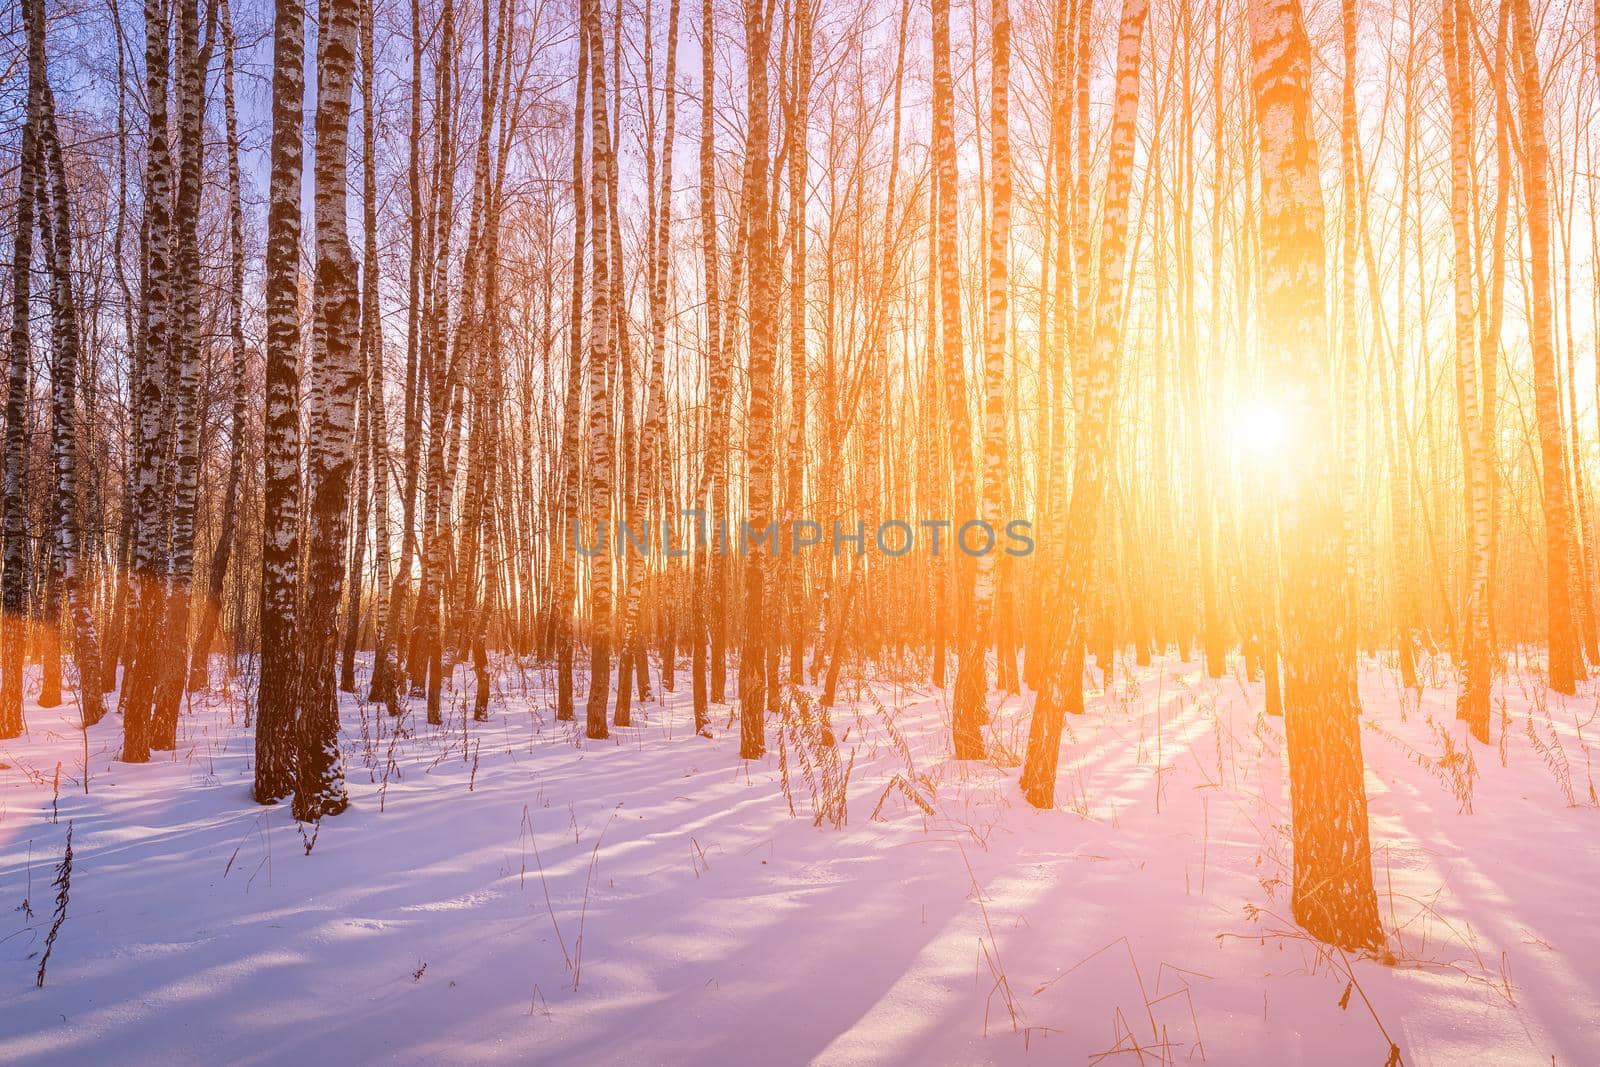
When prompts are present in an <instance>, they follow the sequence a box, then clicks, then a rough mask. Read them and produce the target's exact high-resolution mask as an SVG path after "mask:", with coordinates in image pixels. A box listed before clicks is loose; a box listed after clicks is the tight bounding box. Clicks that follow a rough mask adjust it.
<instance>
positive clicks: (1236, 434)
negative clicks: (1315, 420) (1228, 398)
mask: <svg viewBox="0 0 1600 1067" xmlns="http://www.w3.org/2000/svg"><path fill="white" fill-rule="evenodd" d="M1231 432H1232V435H1233V440H1234V446H1235V448H1236V449H1237V450H1238V452H1239V455H1240V457H1241V458H1243V459H1253V460H1266V459H1272V458H1274V457H1276V456H1278V455H1279V454H1280V453H1281V452H1282V450H1283V449H1284V448H1285V447H1286V446H1287V445H1288V444H1289V443H1290V441H1291V439H1292V438H1293V436H1294V430H1293V427H1292V426H1291V425H1290V421H1289V417H1288V414H1287V413H1286V412H1285V411H1284V409H1283V408H1282V407H1281V406H1279V405H1277V404H1274V403H1271V402H1270V401H1266V400H1253V401H1250V402H1248V403H1246V404H1244V405H1242V406H1241V407H1240V408H1239V409H1238V411H1237V412H1236V413H1235V415H1234V421H1233V426H1232V430H1231Z"/></svg>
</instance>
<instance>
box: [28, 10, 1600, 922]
mask: <svg viewBox="0 0 1600 1067" xmlns="http://www.w3.org/2000/svg"><path fill="white" fill-rule="evenodd" d="M105 6H106V11H105V12H104V13H103V14H97V15H96V16H95V18H96V19H97V20H101V21H97V22H96V23H95V25H96V26H98V27H100V28H99V29H97V30H95V31H94V32H93V33H90V32H88V31H83V32H82V33H79V32H78V31H76V30H73V29H70V28H66V27H64V25H63V24H62V23H61V21H60V18H65V16H64V15H63V14H62V13H63V12H65V11H66V8H65V7H63V6H62V5H59V4H57V3H56V2H55V0H24V2H23V4H22V6H21V8H20V10H19V12H18V16H17V18H16V19H14V20H13V21H14V22H16V23H17V31H16V32H14V33H12V35H11V36H9V37H7V38H5V41H4V47H5V48H7V49H9V50H10V53H9V63H3V64H0V69H3V70H4V71H6V73H5V75H4V77H5V79H6V81H5V83H4V89H5V92H7V93H8V94H9V95H8V97H7V99H9V100H14V101H16V102H18V103H19V106H18V107H16V108H14V109H12V110H11V111H8V112H7V115H8V121H7V122H6V123H5V124H3V126H0V135H3V136H0V177H4V188H3V191H0V220H3V221H0V232H3V233H4V234H5V237H6V240H7V242H8V245H7V248H8V251H9V262H10V270H9V271H8V272H6V275H5V277H4V279H3V280H0V290H3V292H4V294H5V296H6V298H7V300H8V303H9V307H10V310H11V318H10V325H9V330H8V332H7V335H6V338H7V339H6V342H5V352H4V360H5V373H4V375H3V381H4V409H3V410H4V446H3V471H0V512H3V517H0V530H3V537H0V557H3V559H0V605H3V619H0V739H9V738H15V737H17V736H19V735H22V734H24V732H25V731H26V730H28V729H29V728H30V727H29V724H28V722H26V721H25V719H26V717H25V715H24V711H23V709H24V706H25V702H26V701H36V702H37V703H38V705H39V706H40V707H49V706H52V705H53V704H55V703H57V702H59V703H61V704H69V703H72V702H74V701H75V702H76V703H75V705H74V706H75V708H76V709H78V710H77V711H76V712H75V715H76V717H77V719H78V721H79V722H80V723H81V726H82V728H83V730H85V731H93V730H104V729H106V727H105V726H104V725H102V721H103V720H104V719H106V718H114V719H117V720H120V722H121V723H122V726H121V729H122V731H123V732H122V734H121V741H120V745H119V753H120V758H121V760H123V761H125V762H126V763H128V764H143V763H147V762H150V761H152V760H160V759H164V758H167V757H168V756H173V754H175V753H177V752H180V751H183V750H184V749H185V747H186V746H189V745H192V744H193V737H192V735H191V733H190V727H189V725H188V724H189V722H190V716H191V714H192V702H193V701H194V700H196V699H200V698H210V697H215V696H217V695H218V694H227V695H228V699H235V698H236V699H238V700H239V701H241V707H243V708H245V709H247V712H248V715H249V722H250V724H251V726H250V728H251V730H252V731H253V734H254V744H255V748H254V763H253V775H254V786H253V797H254V800H255V801H257V802H259V803H260V804H275V803H277V802H280V801H285V800H292V812H293V816H294V818H295V819H297V820H299V821H300V822H301V823H303V824H306V825H307V826H313V825H316V824H317V823H318V822H319V821H320V820H323V819H330V818H333V817H335V816H337V815H339V814H340V813H341V812H342V811H344V810H345V809H346V808H347V807H349V806H351V805H352V804H354V805H356V806H358V807H359V806H360V805H361V804H362V803H363V802H362V800H361V799H360V796H359V793H358V791H357V790H355V789H354V788H353V785H354V784H356V783H354V782H353V780H352V781H348V782H347V780H346V776H347V774H348V773H349V766H350V756H349V752H348V746H350V745H351V744H352V743H356V742H355V738H354V736H353V735H352V733H351V731H352V726H351V723H352V721H359V722H360V723H361V724H362V728H366V722H367V720H366V718H365V716H366V715H368V714H369V710H368V709H369V706H370V708H371V709H372V711H371V714H377V713H378V712H379V711H381V713H382V715H383V716H384V723H385V725H384V727H383V728H384V729H385V730H388V729H397V730H399V729H403V730H408V731H409V730H424V729H432V730H436V731H439V732H441V733H443V732H448V731H454V734H452V735H451V736H452V737H454V736H456V735H459V741H458V742H455V743H459V745H460V746H462V749H463V751H464V752H465V751H476V750H475V749H474V748H473V746H475V745H477V744H478V743H479V740H478V739H479V738H480V737H482V738H484V739H487V737H488V736H490V735H489V734H488V733H487V732H486V731H489V730H491V729H493V727H492V726H486V725H483V724H485V723H490V724H492V723H493V722H494V721H495V719H496V715H497V714H500V709H501V708H502V707H503V703H504V700H505V697H506V694H507V693H508V692H509V688H508V687H509V686H510V685H511V682H510V678H511V672H512V671H513V670H515V671H518V672H522V673H519V674H518V677H519V678H520V677H525V676H526V672H529V671H535V672H537V676H538V678H539V679H540V680H539V683H538V687H539V691H540V693H541V694H542V696H541V699H547V703H548V704H549V706H550V708H551V709H552V712H553V714H554V717H555V721H556V722H557V723H558V725H559V728H560V729H563V730H571V731H572V743H573V744H574V745H579V746H584V747H585V751H593V752H603V748H602V747H601V746H600V745H599V744H598V742H600V741H602V740H605V739H608V738H610V739H612V740H614V741H616V742H617V743H618V744H633V743H634V740H632V739H634V738H636V737H638V736H642V735H640V734H639V733H638V731H640V730H641V729H642V728H643V725H645V724H649V723H650V722H652V721H654V720H653V719H652V716H653V715H654V714H655V713H656V710H657V709H660V708H662V707H664V706H666V704H667V703H668V702H670V701H672V700H674V699H676V697H677V695H678V694H680V693H683V694H685V695H684V696H683V700H684V702H685V706H686V707H689V708H692V735H693V737H694V738H695V739H697V740H695V741H689V742H685V743H700V742H703V741H704V740H705V739H708V738H716V737H720V736H723V735H729V736H736V737H737V739H738V750H739V755H740V758H741V759H742V760H745V761H750V765H752V766H755V765H758V764H757V762H756V761H763V760H765V761H769V762H771V761H775V760H776V761H782V766H783V767H784V768H785V773H786V774H787V773H789V768H791V767H800V766H801V765H802V761H803V765H804V768H805V773H806V774H812V773H816V774H819V775H820V774H823V773H824V772H825V769H827V768H833V769H831V770H826V773H828V774H833V773H842V774H844V775H845V776H846V777H847V776H848V773H849V771H848V769H845V770H842V771H840V770H837V768H838V767H839V761H840V760H843V761H845V765H846V766H847V765H848V762H849V760H850V759H851V758H852V757H851V751H852V750H851V749H850V745H851V744H852V741H851V739H850V729H851V727H850V722H849V719H848V718H847V716H846V715H845V714H844V713H843V712H841V711H840V710H839V705H840V704H841V703H848V702H849V701H850V700H859V699H860V693H861V692H862V687H863V686H870V685H871V684H873V683H882V682H886V681H889V680H893V681H894V683H895V684H897V685H899V684H904V685H907V686H914V687H918V691H919V692H923V691H926V692H927V693H930V694H933V693H936V694H938V707H939V709H940V710H939V714H940V715H942V716H944V717H945V718H942V719H940V721H939V730H940V732H941V736H942V737H943V738H944V739H945V740H946V742H947V747H948V752H947V753H946V755H947V756H948V758H949V759H950V760H951V761H952V762H953V763H955V764H956V765H965V766H977V765H979V764H981V763H983V762H988V763H992V764H993V765H995V766H997V767H1000V768H1002V769H1004V771H1005V772H1006V773H1007V774H1008V775H1009V776H1010V779H1009V780H1014V785H1015V789H1016V790H1017V792H1018V795H1019V796H1020V798H1022V799H1025V800H1026V801H1027V803H1028V804H1029V805H1031V806H1032V807H1034V808H1038V809H1043V810H1053V809H1056V808H1059V807H1062V806H1064V805H1065V804H1067V803H1069V801H1068V800H1066V799H1065V797H1066V794H1067V793H1069V792H1070V791H1071V790H1072V788H1073V786H1072V780H1071V771H1070V769H1066V770H1064V768H1069V767H1070V761H1071V759H1072V758H1073V755H1072V754H1073V751H1074V746H1075V744H1076V743H1077V742H1076V734H1075V730H1076V729H1077V727H1076V726H1075V724H1076V723H1080V722H1082V721H1084V720H1083V719H1082V718H1081V716H1082V715H1083V714H1084V713H1085V711H1086V709H1092V708H1094V707H1100V706H1108V703H1109V702H1111V701H1114V700H1115V699H1116V698H1117V694H1125V693H1127V692H1128V687H1129V686H1130V685H1133V684H1134V682H1133V680H1134V679H1135V678H1136V676H1137V674H1136V672H1137V670H1138V669H1139V668H1142V667H1146V666H1149V665H1150V664H1151V663H1152V662H1154V661H1155V660H1158V659H1162V660H1174V659H1175V660H1176V661H1178V662H1183V663H1189V662H1191V661H1193V662H1195V663H1196V664H1197V668H1196V669H1197V670H1203V671H1204V674H1205V675H1206V677H1207V678H1209V679H1211V680H1226V679H1228V678H1230V677H1236V678H1237V679H1238V680H1239V684H1240V685H1246V686H1255V685H1260V686H1261V694H1262V700H1263V705H1262V706H1263V709H1264V719H1263V721H1270V723H1271V725H1270V727H1269V728H1271V729H1274V730H1278V731H1281V732H1282V733H1283V734H1284V736H1285V739H1286V741H1285V743H1286V749H1287V753H1288V761H1287V773H1288V776H1289V790H1290V811H1289V814H1288V816H1287V821H1288V823H1289V827H1290V829H1289V837H1290V839H1291V844H1292V851H1293V879H1294V885H1293V898H1292V911H1293V919H1294V921H1295V922H1296V923H1297V924H1298V925H1299V926H1300V927H1301V928H1302V929H1303V930H1304V931H1306V932H1307V933H1308V934H1310V935H1311V936H1312V937H1313V938H1315V939H1317V940H1319V941H1321V942H1325V943H1327V944H1330V945H1335V946H1339V947H1341V948H1343V949H1348V950H1368V951H1371V950H1374V949H1376V947H1377V946H1379V945H1380V944H1381V943H1382V940H1383V937H1384V928H1383V924H1382V921H1381V920H1380V914H1379V911H1378V905H1377V897H1376V891H1375V888H1374V880H1373V865H1374V849H1375V845H1374V840H1375V839H1376V838H1377V837H1378V831H1377V829H1376V828H1375V827H1374V828H1371V829H1369V826H1368V817H1367V800H1368V798H1367V794H1366V789H1367V784H1366V779H1365V778H1364V771H1363V767H1364V764H1363V752H1362V745H1363V741H1364V739H1365V738H1366V737H1367V736H1368V735H1369V734H1368V732H1369V730H1373V729H1382V723H1381V722H1376V721H1375V720H1374V715H1373V713H1372V712H1371V710H1370V709H1364V707H1363V700H1362V693H1361V691H1360V689H1359V687H1358V684H1357V680H1358V677H1359V676H1360V674H1361V671H1362V670H1363V669H1364V665H1369V664H1376V665H1379V666H1381V667H1382V668H1383V669H1384V670H1388V671H1392V672H1393V673H1394V677H1395V679H1396V683H1395V688H1396V689H1397V691H1399V692H1401V693H1403V694H1405V699H1406V700H1408V701H1410V704H1409V705H1407V706H1408V707H1411V708H1420V707H1421V706H1422V702H1423V700H1424V694H1425V691H1427V690H1429V689H1430V688H1435V689H1436V688H1445V689H1448V690H1449V692H1450V698H1451V703H1452V706H1453V707H1454V708H1455V711H1456V716H1457V718H1458V719H1459V720H1460V725H1458V726H1456V727H1455V728H1456V729H1458V730H1464V731H1465V734H1464V735H1463V737H1462V740H1461V741H1459V742H1455V741H1452V744H1459V745H1460V746H1463V747H1462V748H1461V749H1460V751H1461V752H1462V753H1464V754H1463V755H1461V756H1460V759H1461V760H1462V761H1466V760H1469V759H1475V760H1477V761H1479V762H1484V761H1487V760H1488V759H1490V755H1489V754H1490V753H1491V752H1492V751H1493V749H1494V747H1495V746H1496V745H1497V743H1500V742H1501V740H1502V739H1503V738H1504V737H1505V735H1506V733H1507V731H1515V730H1517V729H1518V728H1519V727H1518V725H1517V724H1514V723H1512V722H1511V720H1510V718H1509V717H1508V716H1507V715H1506V713H1505V712H1504V711H1503V707H1502V705H1503V701H1502V700H1501V699H1500V696H1499V694H1502V693H1503V692H1504V688H1505V687H1506V686H1507V685H1508V681H1507V679H1508V677H1509V675H1508V671H1509V670H1510V669H1511V667H1512V665H1513V664H1515V665H1517V666H1518V667H1519V669H1520V667H1521V666H1522V665H1523V664H1532V665H1533V669H1535V670H1536V671H1537V672H1538V676H1539V678H1540V679H1541V682H1540V684H1541V685H1545V686H1548V688H1549V690H1551V691H1552V692H1554V693H1558V694H1574V693H1578V692H1579V691H1580V686H1582V685H1583V684H1584V683H1585V682H1586V681H1587V680H1588V677H1589V674H1590V670H1591V668H1592V667H1595V666H1596V665H1597V664H1596V658H1597V651H1600V649H1597V645H1600V621H1597V619H1596V610H1595V599H1596V598H1595V592H1596V590H1595V588H1594V587H1595V584H1596V581H1597V571H1600V559H1597V551H1600V545H1597V544H1596V543H1595V516H1596V515H1600V511H1597V507H1600V500H1596V499H1595V492H1596V489H1595V484H1596V477H1597V471H1596V466H1595V464H1596V458H1597V457H1600V422H1597V411H1600V372H1597V369H1596V362H1595V351H1596V336H1597V332H1600V236H1597V235H1600V208H1597V205H1600V176H1597V174H1600V171H1597V169H1596V167H1595V166H1594V165H1593V164H1594V161H1595V159H1596V158H1597V155H1600V93H1597V92H1596V91H1595V86H1596V84H1597V78H1600V7H1596V8H1595V10H1593V11H1590V10H1588V9H1587V8H1585V7H1582V6H1581V5H1564V4H1560V3H1556V4H1546V5H1539V4H1534V3H1530V0H1433V2H1431V3H1408V4H1395V3H1382V2H1379V0H1343V2H1342V3H1340V4H1336V5H1327V4H1325V5H1308V4H1304V3H1303V2H1302V0H1205V2H1204V3H1198V4H1196V3H1190V2H1188V0H1121V2H1120V4H1118V5H1115V6H1112V5H1107V4H1104V3H1101V4H1098V5H1096V4H1095V3H1094V2H1093V0H1050V2H1046V3H1032V4H1028V3H1022V2H1019V0H984V2H982V3H975V4H955V3H952V2H950V0H930V3H929V4H928V5H926V6H924V5H921V4H917V3H912V2H910V0H862V2H860V3H857V4H845V5H838V4H822V3H817V2H815V0H737V2H735V0H691V2H689V3H682V2H680V0H629V2H628V3H622V2H620V0H616V2H613V0H400V2H396V3H391V2H387V0H319V2H318V3H313V4H309V5H308V4H305V3H302V2H301V0H276V3H274V4H273V5H270V6H269V7H266V8H260V7H249V8H247V7H246V5H239V4H232V5H230V3H229V0H204V2H200V0H141V3H140V5H139V6H138V7H135V6H134V5H133V4H131V3H129V2H127V0H107V3H106V5H105ZM58 16H60V18H58ZM85 17H87V16H85ZM312 19H314V20H315V21H314V22H309V21H308V20H312ZM269 70H270V76H265V77H264V76H263V75H264V72H266V71H269ZM69 86H71V87H74V88H72V89H69V88H68V87H69ZM308 90H309V91H308ZM69 94H70V95H69ZM308 154H309V156H308ZM308 158H309V160H310V171H309V173H307V169H306V167H307V160H308ZM951 654H953V655H954V662H953V663H950V662H948V658H949V656H950V655H951ZM63 665H64V666H63ZM35 669H37V672H38V674H37V680H36V681H35V680H34V678H35V675H34V674H33V673H32V672H33V671H34V670H35ZM685 674H686V675H687V678H686V679H685V678H684V675H685ZM841 693H845V694H853V695H852V696H849V697H841ZM580 704H581V705H582V708H583V712H582V715H581V725H580V723H579V720H580V716H579V713H578V708H579V706H580ZM1018 706H1020V707H1021V708H1022V709H1023V710H1024V714H1025V716H1026V719H1025V721H1026V729H1024V730H1020V731H1018V733H1017V734H1016V736H1011V735H1006V736H1001V735H1000V734H999V733H997V730H996V726H995V719H994V716H995V714H996V712H997V710H998V709H1001V708H1009V707H1018ZM469 708H470V712H469V711H468V709H469ZM355 709H359V714H360V715H361V716H363V717H362V718H360V719H359V720H352V719H351V716H352V715H354V714H357V711H356V710H355ZM1280 716H1281V719H1279V717H1280ZM569 722H570V723H572V725H571V726H570V727H569V726H568V725H567V724H568V723H569ZM1441 728H1443V727H1441ZM1526 729H1527V730H1533V729H1534V727H1533V726H1532V724H1531V720H1530V724H1529V725H1527V727H1526ZM1468 738H1470V743H1469V741H1468V740H1467V739H1468ZM363 743H364V742H363ZM674 743H679V742H676V741H675V742H674ZM1474 753H1475V755H1474ZM164 754H165V755H164ZM174 758H175V757H174ZM464 758H465V757H464ZM791 761H794V762H791ZM127 773H128V774H130V775H136V774H140V773H144V772H143V771H141V770H140V769H139V768H136V767H130V768H129V770H128V772H127ZM796 773H799V772H796ZM308 848H309V846H308Z"/></svg>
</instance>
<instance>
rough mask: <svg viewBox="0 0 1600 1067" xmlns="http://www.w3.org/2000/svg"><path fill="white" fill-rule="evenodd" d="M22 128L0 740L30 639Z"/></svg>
mask: <svg viewBox="0 0 1600 1067" xmlns="http://www.w3.org/2000/svg"><path fill="white" fill-rule="evenodd" d="M32 111H33V109H32V108H29V121H27V122H24V124H23V127H22V145H21V150H20V157H21V158H20V159H18V161H17V214H16V230H15V232H14V234H13V237H12V245H11V333H10V346H9V349H8V351H7V354H6V423H5V425H6V436H5V482H4V491H5V495H4V500H3V502H0V514H3V515H4V517H5V527H4V561H3V562H4V569H3V570H0V612H3V614H0V740H4V739H7V738H12V737H16V736H18V735H19V734H21V733H22V726H23V722H22V665H23V659H24V651H25V648H26V645H27V642H28V598H29V594H30V590H29V584H30V583H29V578H30V573H29V564H30V562H31V556H32V554H31V553H30V552H29V551H28V510H27V503H26V500H25V499H24V497H23V488H24V487H25V486H26V484H27V478H26V472H25V471H24V470H23V466H24V464H25V463H26V462H27V455H28V426H27V421H26V419H27V397H28V377H29V375H28V371H29V363H30V358H29V357H30V354H31V347H32V346H31V338H30V337H29V315H30V314H31V310H30V297H31V295H32V293H31V290H32V269H33V227H34V217H33V210H34V201H35V200H36V199H37V186H38V185H39V176H38V170H39V131H38V128H37V127H36V126H35V124H34V123H33V121H31V120H32Z"/></svg>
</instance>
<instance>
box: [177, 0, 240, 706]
mask: <svg viewBox="0 0 1600 1067" xmlns="http://www.w3.org/2000/svg"><path fill="white" fill-rule="evenodd" d="M220 13H221V17H222V108H223V116H224V120H225V122H226V129H227V138H228V342H229V351H230V355H231V357H232V360H231V364H230V366H231V378H230V385H231V387H232V392H233V409H232V412H231V413H230V416H229V431H230V434H229V435H230V442H229V447H228V482H227V488H226V489H225V490H224V491H223V500H222V525H221V528H220V529H219V530H218V531H217V543H216V547H215V548H213V549H212V550H211V573H210V575H209V577H208V579H207V582H206V598H205V603H204V604H203V605H202V609H201V610H202V612H203V614H202V615H201V618H200V628H199V630H198V631H197V632H196V634H195V643H194V654H193V658H192V659H191V660H190V663H189V688H191V689H204V688H205V687H206V686H207V685H209V684H210V678H209V670H208V667H209V663H210V658H211V645H212V640H213V637H214V635H215V633H216V629H217V617H218V615H219V614H220V613H221V611H222V589H223V583H224V582H225V581H226V579H227V577H228V563H229V561H230V559H231V558H232V554H233V542H234V538H235V531H236V530H237V529H238V520H237V517H236V515H235V513H236V512H237V511H238V508H239V482H240V479H241V478H242V476H243V471H244V441H245V437H244V434H245V423H246V420H247V404H248V403H249V394H248V392H247V390H246V388H245V355H246V353H245V343H244V205H243V199H242V196H241V188H240V177H239V123H238V116H237V114H236V112H235V110H234V96H233V44H234V41H233V15H232V12H231V11H230V10H229V8H228V0H220Z"/></svg>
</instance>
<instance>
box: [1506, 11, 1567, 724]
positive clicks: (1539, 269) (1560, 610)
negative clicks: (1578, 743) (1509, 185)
mask: <svg viewBox="0 0 1600 1067" xmlns="http://www.w3.org/2000/svg"><path fill="white" fill-rule="evenodd" d="M1508 2H1509V3H1510V5H1511V23H1512V31H1513V36H1514V37H1515V40H1516V52H1515V55H1514V58H1515V60H1516V65H1517V67H1518V68H1519V69H1518V71H1517V74H1518V78H1517V95H1518V98H1519V100H1520V103H1521V105H1522V185H1523V188H1524V189H1525V190H1526V191H1527V197H1528V215H1527V219H1528V251H1529V253H1530V255H1531V257H1532V260H1533V264H1532V270H1531V274H1532V278H1531V291H1530V292H1529V294H1528V301H1529V309H1528V319H1529V324H1528V325H1529V333H1530V335H1531V340H1532V345H1533V400H1534V410H1535V414H1536V416H1537V419H1538V429H1539V464H1540V473H1541V477H1542V482H1541V484H1542V486H1543V497H1544V541H1545V606H1546V610H1547V612H1548V614H1549V628H1548V642H1549V650H1550V661H1549V673H1550V688H1552V689H1554V690H1555V691H1556V692H1558V693H1566V694H1568V695H1571V694H1572V693H1575V692H1576V691H1577V683H1578V682H1579V681H1581V680H1582V679H1583V677H1584V676H1585V673H1586V672H1585V669H1584V663H1583V652H1582V649H1581V648H1580V647H1579V644H1578V629H1577V625H1576V620H1575V617H1574V611H1575V609H1574V605H1573V600H1572V579H1573V574H1572V572H1573V569H1574V568H1573V564H1572V560H1573V555H1574V553H1573V551H1572V545H1571V542H1570V538H1571V534H1572V500H1571V497H1570V495H1569V493H1570V490H1569V483H1568V481H1567V464H1566V455H1565V449H1564V448H1563V447H1562V431H1561V387H1560V384H1559V380H1558V377H1557V373H1556V353H1555V334H1554V328H1555V312H1554V308H1553V307H1552V297H1551V283H1550V153H1549V149H1548V147H1547V146H1546V143H1545V130H1544V97H1543V92H1544V90H1543V87H1542V86H1541V84H1540V81H1539V57H1538V54H1537V52H1536V50H1535V48H1534V30H1533V21H1532V16H1531V15H1530V14H1529V11H1528V0H1508Z"/></svg>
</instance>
